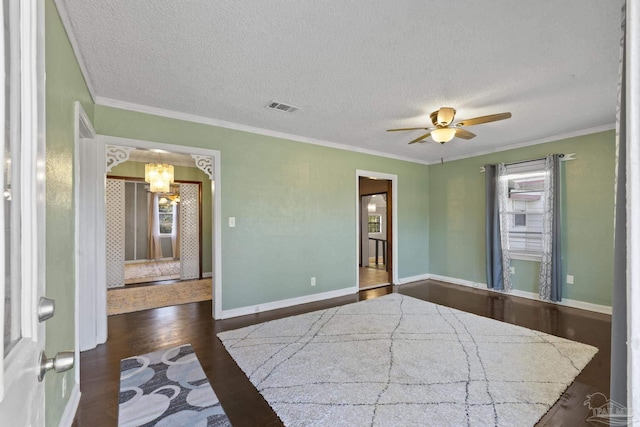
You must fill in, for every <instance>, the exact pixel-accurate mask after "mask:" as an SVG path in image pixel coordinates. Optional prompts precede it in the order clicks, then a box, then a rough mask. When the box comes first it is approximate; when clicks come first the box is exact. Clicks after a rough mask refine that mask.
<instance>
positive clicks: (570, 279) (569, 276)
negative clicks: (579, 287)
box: [567, 274, 573, 285]
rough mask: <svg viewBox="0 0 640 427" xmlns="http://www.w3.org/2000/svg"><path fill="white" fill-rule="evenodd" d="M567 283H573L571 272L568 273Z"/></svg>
mask: <svg viewBox="0 0 640 427" xmlns="http://www.w3.org/2000/svg"><path fill="white" fill-rule="evenodd" d="M567 285H573V276H572V275H571V274H567Z"/></svg>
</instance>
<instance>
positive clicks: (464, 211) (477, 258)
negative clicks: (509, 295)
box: [428, 131, 615, 305]
mask: <svg viewBox="0 0 640 427" xmlns="http://www.w3.org/2000/svg"><path fill="white" fill-rule="evenodd" d="M552 153H576V156H575V157H576V160H572V161H568V162H565V163H563V167H564V175H563V178H564V188H563V194H562V196H563V198H564V201H563V209H564V213H563V226H564V230H563V242H562V244H563V252H564V257H563V268H564V274H565V277H564V278H563V279H566V275H567V274H571V275H574V276H575V284H573V285H567V284H566V283H565V280H563V298H568V299H574V300H579V301H586V302H590V303H594V304H604V305H611V286H612V285H611V281H612V277H613V208H614V200H613V195H614V191H613V189H614V163H615V134H614V131H607V132H601V133H596V134H592V135H586V136H581V137H576V138H570V139H565V140H560V141H555V142H549V143H545V144H539V145H534V146H530V147H525V148H519V149H514V150H508V151H501V152H498V153H493V154H488V155H483V156H477V157H472V158H468V159H463V160H458V161H452V162H448V163H445V164H443V165H440V164H438V165H431V166H429V187H428V193H429V203H430V209H429V220H430V224H431V226H430V233H429V246H430V254H431V258H430V263H429V266H430V273H432V274H438V275H442V276H448V277H455V278H460V279H465V280H470V281H473V282H479V283H486V277H485V247H484V245H485V243H484V242H485V239H484V215H485V214H484V209H485V204H484V175H483V174H481V173H480V167H481V166H483V165H485V164H492V163H499V162H513V161H520V160H527V159H534V158H539V157H544V156H546V155H547V154H552ZM512 266H514V267H515V269H516V274H515V275H514V276H512V277H513V284H514V288H515V289H519V290H523V291H529V292H535V293H537V291H538V286H537V274H538V266H539V263H536V262H531V261H513V264H512Z"/></svg>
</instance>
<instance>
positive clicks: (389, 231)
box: [357, 171, 397, 290]
mask: <svg viewBox="0 0 640 427" xmlns="http://www.w3.org/2000/svg"><path fill="white" fill-rule="evenodd" d="M396 186H397V177H396V176H395V175H389V174H381V173H376V172H366V171H358V173H357V218H358V225H357V230H358V233H357V236H358V241H357V247H358V258H357V260H358V261H357V272H358V274H357V278H358V282H357V283H358V289H359V290H365V289H372V288H376V287H380V286H385V285H388V284H392V283H396V282H397V277H396V276H397V273H396V266H397V250H396V242H397V221H396V216H395V212H396V211H397V209H396V206H395V204H396V203H395V200H394V199H395V197H394V194H395V191H394V190H395V189H396Z"/></svg>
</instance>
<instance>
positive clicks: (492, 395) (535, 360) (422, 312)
mask: <svg viewBox="0 0 640 427" xmlns="http://www.w3.org/2000/svg"><path fill="white" fill-rule="evenodd" d="M218 337H219V338H220V339H221V340H222V342H223V343H224V345H225V347H226V348H227V350H228V351H229V353H230V354H231V356H232V357H233V358H234V359H235V361H236V362H237V363H238V365H239V366H240V368H241V369H242V370H243V371H244V372H245V374H247V376H248V377H249V380H250V381H251V382H252V383H253V384H254V385H255V386H256V388H257V389H258V391H259V392H260V393H261V394H262V395H263V396H264V398H265V399H266V400H267V402H269V404H270V405H271V407H272V408H273V409H274V411H275V412H276V413H277V414H278V416H279V417H280V419H281V420H282V421H283V422H284V424H285V425H286V426H289V427H293V426H330V427H337V426H350V427H351V426H369V427H371V426H482V427H486V426H505V427H513V426H532V425H534V424H535V423H536V422H537V421H538V420H539V419H540V418H541V417H542V416H543V415H544V414H545V413H546V412H547V411H548V410H549V408H551V406H553V404H554V403H555V402H556V401H557V400H558V398H559V397H560V395H561V394H562V393H563V392H564V391H565V390H566V388H567V387H568V386H569V385H570V384H571V383H572V382H573V380H574V379H575V377H576V376H577V375H578V374H579V373H580V371H581V370H582V369H583V368H584V367H585V366H586V364H587V363H588V362H589V361H590V360H591V358H592V357H593V356H594V355H595V354H596V352H597V351H598V350H597V349H596V348H595V347H592V346H589V345H585V344H581V343H578V342H574V341H570V340H567V339H564V338H559V337H556V336H553V335H549V334H545V333H542V332H538V331H533V330H531V329H526V328H523V327H520V326H515V325H511V324H508V323H504V322H499V321H497V320H493V319H489V318H486V317H481V316H477V315H474V314H470V313H465V312H462V311H459V310H454V309H451V308H448V307H444V306H440V305H436V304H432V303H429V302H426V301H422V300H419V299H415V298H411V297H408V296H404V295H400V294H391V295H386V296H383V297H380V298H375V299H372V300H368V301H361V302H358V303H355V304H349V305H344V306H341V307H334V308H330V309H328V310H321V311H316V312H313V313H307V314H303V315H299V316H293V317H288V318H285V319H279V320H274V321H271V322H266V323H261V324H258V325H253V326H249V327H246V328H242V329H237V330H233V331H227V332H222V333H220V334H218Z"/></svg>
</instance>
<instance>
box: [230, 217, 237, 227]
mask: <svg viewBox="0 0 640 427" xmlns="http://www.w3.org/2000/svg"><path fill="white" fill-rule="evenodd" d="M235 226H236V217H235V216H230V217H229V227H235Z"/></svg>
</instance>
